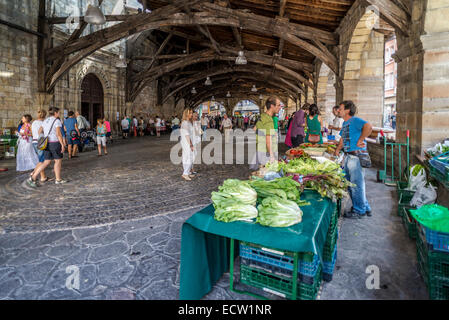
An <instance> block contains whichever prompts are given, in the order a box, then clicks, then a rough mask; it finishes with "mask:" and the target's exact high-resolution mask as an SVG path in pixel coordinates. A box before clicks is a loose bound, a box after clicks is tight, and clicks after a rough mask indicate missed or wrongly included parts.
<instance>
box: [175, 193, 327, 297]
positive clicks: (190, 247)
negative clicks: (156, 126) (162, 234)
mask: <svg viewBox="0 0 449 320" xmlns="http://www.w3.org/2000/svg"><path fill="white" fill-rule="evenodd" d="M301 199H302V200H307V201H309V202H310V205H308V206H303V207H301V210H302V211H303V217H302V222H301V223H298V224H296V225H293V226H291V227H286V228H272V227H264V226H261V225H260V224H258V223H255V222H254V223H251V222H244V221H236V222H231V223H224V222H220V221H216V220H215V219H214V207H213V206H212V205H209V206H207V207H205V208H204V209H202V210H200V211H199V212H197V213H195V214H194V215H193V216H191V217H190V218H189V219H188V220H187V221H186V222H185V223H184V224H183V226H182V239H181V269H180V290H179V297H180V299H182V300H198V299H201V298H202V297H203V296H204V295H205V294H207V293H208V292H209V291H210V290H211V289H212V287H213V286H214V285H215V283H216V282H217V281H218V280H219V279H220V278H221V276H222V275H223V273H224V272H226V271H228V270H229V261H230V250H229V248H230V246H229V244H230V243H229V239H235V240H240V241H246V242H251V243H255V244H258V245H262V246H266V247H270V248H276V249H278V250H284V251H291V252H312V253H314V254H317V255H318V256H319V257H320V259H321V260H322V256H323V248H324V244H325V241H326V234H327V231H328V229H329V225H330V221H331V217H332V213H333V212H334V211H335V206H336V204H335V203H333V202H332V201H331V200H330V199H328V198H322V197H321V196H320V195H319V194H318V193H317V192H315V191H308V190H306V191H305V192H303V194H302V195H301Z"/></svg>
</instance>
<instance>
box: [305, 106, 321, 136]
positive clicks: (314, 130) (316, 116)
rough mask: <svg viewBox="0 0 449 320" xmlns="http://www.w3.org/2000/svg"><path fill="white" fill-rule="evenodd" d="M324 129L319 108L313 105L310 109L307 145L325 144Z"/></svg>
mask: <svg viewBox="0 0 449 320" xmlns="http://www.w3.org/2000/svg"><path fill="white" fill-rule="evenodd" d="M322 127H323V119H322V118H321V116H320V112H319V110H318V106H317V105H316V104H311V105H310V107H309V115H308V116H307V135H306V142H307V143H315V144H316V143H318V144H322V143H323V136H322V134H321V128H322Z"/></svg>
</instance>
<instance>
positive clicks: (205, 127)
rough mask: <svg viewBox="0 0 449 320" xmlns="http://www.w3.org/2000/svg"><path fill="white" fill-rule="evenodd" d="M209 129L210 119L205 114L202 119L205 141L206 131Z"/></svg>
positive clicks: (204, 138)
mask: <svg viewBox="0 0 449 320" xmlns="http://www.w3.org/2000/svg"><path fill="white" fill-rule="evenodd" d="M207 128H209V118H208V117H206V115H205V114H204V113H203V116H202V117H201V130H203V141H204V140H206V130H207Z"/></svg>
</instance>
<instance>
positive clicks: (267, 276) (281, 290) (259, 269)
mask: <svg viewBox="0 0 449 320" xmlns="http://www.w3.org/2000/svg"><path fill="white" fill-rule="evenodd" d="M240 258H241V264H240V281H241V282H242V283H244V284H247V285H250V286H253V287H256V288H259V289H263V290H264V291H267V292H270V293H274V294H278V295H280V296H283V297H285V298H287V299H291V298H292V296H291V294H292V285H293V281H292V275H293V262H294V258H293V252H289V251H278V250H274V249H271V248H264V247H262V246H259V245H257V244H254V243H247V242H240ZM321 269H322V267H321V263H320V260H319V258H318V256H317V255H314V254H313V253H300V254H299V261H298V283H297V293H298V298H299V299H300V300H314V299H316V296H317V294H318V290H319V287H320V284H321Z"/></svg>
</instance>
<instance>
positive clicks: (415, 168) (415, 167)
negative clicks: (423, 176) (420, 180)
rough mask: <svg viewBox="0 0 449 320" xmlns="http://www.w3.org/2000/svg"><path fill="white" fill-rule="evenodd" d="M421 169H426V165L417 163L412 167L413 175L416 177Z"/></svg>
mask: <svg viewBox="0 0 449 320" xmlns="http://www.w3.org/2000/svg"><path fill="white" fill-rule="evenodd" d="M421 170H425V169H424V167H423V166H422V165H420V164H415V165H414V166H413V167H412V175H413V176H414V177H416V176H417V175H418V174H419V173H420V172H421Z"/></svg>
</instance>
